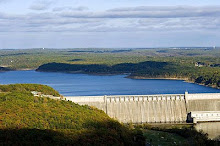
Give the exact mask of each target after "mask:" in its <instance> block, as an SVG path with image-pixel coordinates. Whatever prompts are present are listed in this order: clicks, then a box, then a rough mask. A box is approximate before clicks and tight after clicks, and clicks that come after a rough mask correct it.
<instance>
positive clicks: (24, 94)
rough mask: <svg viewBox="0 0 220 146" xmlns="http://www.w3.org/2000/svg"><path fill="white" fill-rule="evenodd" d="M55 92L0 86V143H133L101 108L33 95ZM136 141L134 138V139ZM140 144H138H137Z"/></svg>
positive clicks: (125, 130) (128, 132)
mask: <svg viewBox="0 0 220 146" xmlns="http://www.w3.org/2000/svg"><path fill="white" fill-rule="evenodd" d="M32 90H34V91H39V92H42V93H44V94H48V93H50V94H53V95H58V92H56V91H55V90H53V89H52V88H50V87H48V86H43V85H35V84H15V85H1V86H0V111H1V112H0V145H10V144H13V145H135V144H138V142H134V141H133V139H134V134H133V132H132V131H131V130H129V129H128V128H126V127H124V126H123V125H121V124H120V123H118V122H117V121H115V120H113V119H111V118H109V117H108V116H107V115H106V114H105V113H104V112H103V111H100V110H98V109H96V108H92V107H89V106H80V105H77V104H75V103H72V102H67V101H58V100H52V99H49V98H42V97H34V96H33V95H32V94H31V93H30V91H32ZM136 140H137V139H136ZM139 144H140V143H139Z"/></svg>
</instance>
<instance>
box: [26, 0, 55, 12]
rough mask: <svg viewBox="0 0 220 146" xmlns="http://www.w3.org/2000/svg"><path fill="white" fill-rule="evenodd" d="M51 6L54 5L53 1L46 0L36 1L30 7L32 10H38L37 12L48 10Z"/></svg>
mask: <svg viewBox="0 0 220 146" xmlns="http://www.w3.org/2000/svg"><path fill="white" fill-rule="evenodd" d="M51 4H52V1H46V0H40V1H35V2H34V3H33V4H32V5H31V6H30V9H31V10H37V11H41V10H47V9H49V7H50V6H51Z"/></svg>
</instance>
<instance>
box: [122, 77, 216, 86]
mask: <svg viewBox="0 0 220 146" xmlns="http://www.w3.org/2000/svg"><path fill="white" fill-rule="evenodd" d="M126 78H130V79H143V80H144V79H146V80H147V79H154V80H157V79H158V80H180V81H184V82H187V83H193V84H197V85H201V86H205V87H210V88H214V89H220V87H217V86H211V85H205V84H199V83H196V82H193V81H191V80H189V79H188V78H169V77H155V78H153V77H143V76H127V77H126Z"/></svg>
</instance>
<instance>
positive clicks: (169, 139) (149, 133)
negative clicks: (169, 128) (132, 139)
mask: <svg viewBox="0 0 220 146" xmlns="http://www.w3.org/2000/svg"><path fill="white" fill-rule="evenodd" d="M144 137H145V138H146V140H147V143H150V144H151V145H162V146H171V145H188V144H189V143H188V141H187V139H185V138H184V137H182V136H179V135H177V134H174V133H168V132H163V131H155V130H144Z"/></svg>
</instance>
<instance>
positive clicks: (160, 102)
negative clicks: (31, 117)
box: [64, 92, 220, 123]
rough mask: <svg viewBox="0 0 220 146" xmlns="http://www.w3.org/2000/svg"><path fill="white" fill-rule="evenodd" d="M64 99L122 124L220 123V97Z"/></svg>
mask: <svg viewBox="0 0 220 146" xmlns="http://www.w3.org/2000/svg"><path fill="white" fill-rule="evenodd" d="M64 98H65V100H67V101H72V102H75V103H78V104H79V105H89V106H93V107H96V108H98V109H100V110H103V111H104V112H105V113H106V114H108V115H109V116H110V117H111V118H114V119H117V120H118V121H120V122H122V123H129V122H131V123H185V122H187V121H188V122H194V123H195V122H197V121H198V116H199V122H203V121H220V114H219V112H220V93H203V94H189V93H188V92H186V93H185V94H161V95H117V96H78V97H64ZM191 113H193V114H191ZM197 113H199V115H198V114H197ZM206 113H212V114H206ZM192 115H193V116H192ZM203 115H204V116H203ZM205 115H208V116H205ZM213 116H214V118H213Z"/></svg>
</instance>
